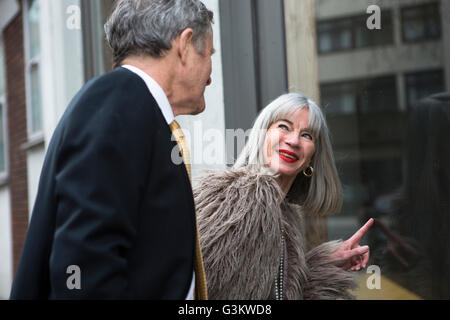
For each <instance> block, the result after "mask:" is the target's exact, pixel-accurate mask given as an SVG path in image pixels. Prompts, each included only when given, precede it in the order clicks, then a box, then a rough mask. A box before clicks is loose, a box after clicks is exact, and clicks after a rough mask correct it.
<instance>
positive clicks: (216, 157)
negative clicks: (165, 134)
mask: <svg viewBox="0 0 450 320" xmlns="http://www.w3.org/2000/svg"><path fill="white" fill-rule="evenodd" d="M203 3H204V4H205V5H206V7H207V8H208V9H210V10H212V11H213V12H214V22H215V23H214V25H213V31H214V48H215V49H216V53H215V54H214V55H213V58H212V68H213V71H212V75H211V78H212V84H211V86H209V87H207V88H206V91H205V99H206V110H205V111H204V112H203V113H202V114H200V115H197V116H195V117H194V116H180V117H177V121H179V123H180V125H181V127H182V128H183V131H184V132H185V134H186V136H187V137H188V140H191V161H192V176H193V177H195V176H199V175H201V173H202V171H203V170H204V169H221V168H224V167H225V159H226V155H225V136H224V133H225V105H224V93H223V72H222V54H221V52H222V48H221V40H220V20H219V18H220V17H219V0H203ZM189 137H190V139H189ZM214 151H217V153H216V154H215V153H214Z"/></svg>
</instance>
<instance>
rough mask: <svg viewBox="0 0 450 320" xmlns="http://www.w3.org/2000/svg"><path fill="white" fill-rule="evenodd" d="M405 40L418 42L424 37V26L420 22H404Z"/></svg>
mask: <svg viewBox="0 0 450 320" xmlns="http://www.w3.org/2000/svg"><path fill="white" fill-rule="evenodd" d="M403 35H404V38H405V40H419V39H423V38H424V37H425V25H424V23H423V21H421V20H412V21H405V22H404V23H403Z"/></svg>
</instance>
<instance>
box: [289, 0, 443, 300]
mask: <svg viewBox="0 0 450 320" xmlns="http://www.w3.org/2000/svg"><path fill="white" fill-rule="evenodd" d="M388 2H389V4H387V3H388ZM388 2H386V4H383V1H379V6H380V9H381V13H382V29H381V30H369V29H368V28H365V27H361V26H362V25H364V26H365V21H364V20H358V18H353V19H354V20H353V24H352V28H353V29H352V35H351V36H352V37H354V39H351V38H350V39H351V41H352V47H351V48H349V49H348V50H346V51H341V52H339V53H338V54H337V53H336V54H334V53H330V54H327V55H326V56H322V55H318V69H319V72H318V79H319V88H320V102H321V104H322V107H323V110H324V112H325V113H326V119H327V122H328V126H329V129H330V132H331V136H332V144H333V151H334V155H335V158H336V166H337V169H338V172H339V177H340V179H341V182H342V184H343V191H344V199H343V206H342V209H341V210H340V212H338V214H336V215H331V216H329V217H328V219H327V221H328V224H327V227H328V240H336V239H347V238H348V237H349V236H351V235H352V234H354V232H355V231H356V230H358V229H359V228H360V227H361V226H362V225H363V224H364V223H365V222H366V221H367V220H368V219H369V218H375V219H376V223H375V224H374V225H373V226H372V228H371V229H370V230H369V231H368V233H367V234H366V236H365V237H364V238H363V241H362V244H368V245H369V246H370V252H371V253H370V255H371V258H370V260H369V263H368V266H370V265H376V266H379V267H380V270H381V278H382V279H389V281H390V282H391V283H392V287H391V288H388V287H387V286H386V287H384V286H383V285H382V286H381V289H380V290H370V288H368V286H367V285H366V283H367V282H366V281H365V280H366V279H367V277H368V276H367V273H366V271H367V270H364V271H361V272H360V275H361V279H362V280H361V282H359V284H360V288H359V290H358V291H357V292H356V296H357V298H359V299H419V298H422V299H450V273H449V272H448V271H447V270H450V218H448V217H450V206H449V201H448V200H447V199H448V197H449V196H448V195H449V194H450V171H449V169H448V165H447V163H450V148H449V143H448V141H447V140H448V137H450V105H449V102H450V100H449V97H448V95H447V96H445V95H443V94H441V95H436V93H438V92H450V83H446V81H445V79H446V78H445V71H444V70H445V69H446V63H447V62H446V58H447V57H450V51H449V48H450V43H447V42H448V41H450V39H449V38H448V37H447V38H446V37H443V36H442V34H443V30H444V27H446V26H447V24H448V21H441V20H442V18H440V17H441V16H442V17H443V16H444V14H443V12H441V11H440V10H441V7H445V6H441V5H439V4H441V3H442V1H436V2H435V3H438V5H435V4H433V5H431V6H430V5H426V6H424V5H421V6H414V7H413V8H407V9H405V7H407V6H409V4H408V3H407V2H409V3H412V2H414V1H388ZM423 2H424V1H422V3H423ZM386 10H387V11H388V12H389V11H391V14H387V13H386ZM315 12H316V15H317V17H320V21H321V23H325V22H328V21H336V19H337V18H339V19H341V20H343V18H342V17H345V16H348V17H355V16H356V17H357V16H358V15H359V17H360V18H361V17H362V16H363V15H364V10H363V9H361V11H360V13H357V12H359V11H358V9H356V8H355V7H354V5H352V3H351V2H345V3H344V2H340V4H339V8H337V7H336V1H335V0H321V1H316V2H315ZM397 12H398V13H400V14H393V13H397ZM441 29H442V31H441ZM447 29H448V28H447ZM346 30H347V29H346V28H338V27H337V26H335V27H334V28H333V29H332V32H334V36H333V38H332V39H333V41H335V42H337V43H340V42H341V41H342V39H341V34H343V33H344V32H345V31H346ZM445 30H446V29H445ZM329 32H330V33H331V31H329ZM395 34H401V35H402V39H405V40H407V41H408V40H411V43H408V45H401V44H399V45H398V46H397V45H395V46H394V45H392V46H390V47H389V50H380V49H381V48H375V47H372V46H378V45H386V44H393V43H394V41H393V38H394V37H393V35H395ZM428 39H432V40H433V41H429V42H428V43H427V44H426V50H425V48H424V46H423V44H422V43H420V42H417V43H416V42H415V41H418V40H420V41H421V40H428ZM288 45H289V44H288ZM361 47H364V50H358V48H361ZM441 55H442V57H445V58H443V59H438V57H441ZM399 57H401V58H400V59H401V61H400V60H399ZM427 66H428V67H427ZM428 68H433V69H428ZM305 76H306V77H308V75H305ZM331 81H332V82H333V84H332V85H330V84H329V83H330V82H331ZM431 95H434V97H435V98H434V103H428V101H430V100H421V99H423V98H425V97H430V96H431ZM419 100H421V102H420V103H418V102H419ZM411 106H414V107H411ZM436 238H439V240H437V241H433V240H432V239H436ZM369 275H370V274H369Z"/></svg>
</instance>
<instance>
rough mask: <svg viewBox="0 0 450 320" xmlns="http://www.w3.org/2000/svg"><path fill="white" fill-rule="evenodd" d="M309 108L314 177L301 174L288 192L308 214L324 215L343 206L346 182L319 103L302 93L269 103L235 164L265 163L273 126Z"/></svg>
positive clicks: (243, 165)
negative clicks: (266, 148)
mask: <svg viewBox="0 0 450 320" xmlns="http://www.w3.org/2000/svg"><path fill="white" fill-rule="evenodd" d="M303 108H308V109H309V125H308V127H309V128H310V129H311V130H312V134H313V135H314V137H315V140H316V142H315V152H314V156H313V158H312V160H311V166H312V167H313V168H314V175H313V177H312V178H306V177H305V176H304V175H303V173H300V174H298V175H297V178H296V179H295V181H294V184H293V185H292V187H291V190H290V191H289V192H288V194H287V198H288V199H289V201H290V202H292V203H296V204H299V205H301V206H302V207H303V210H304V211H305V212H307V213H308V214H311V215H314V216H324V215H327V214H329V213H335V212H338V211H339V210H340V209H341V206H342V197H343V195H342V186H341V182H340V180H339V176H338V173H337V170H336V165H335V160H334V155H333V149H332V146H331V141H330V137H329V131H328V126H327V123H326V121H325V117H324V115H323V113H322V110H321V109H320V108H319V107H318V106H317V104H316V103H315V102H314V101H312V100H310V99H308V98H307V97H306V96H304V95H303V94H300V93H289V94H284V95H282V96H280V97H278V98H277V99H275V100H274V101H273V102H271V103H270V104H269V105H268V106H266V107H265V108H264V109H263V110H262V111H261V113H260V114H259V116H258V117H257V118H256V120H255V123H254V125H253V128H252V131H251V133H250V136H249V138H248V142H247V144H246V145H245V147H244V149H243V150H242V152H241V154H240V155H239V157H238V159H237V160H236V163H235V164H234V168H240V167H250V168H253V169H257V170H258V169H261V168H263V167H264V166H265V160H264V152H263V149H264V142H265V139H266V133H267V130H268V129H269V127H270V126H271V125H272V124H273V123H275V122H277V121H278V120H280V119H289V118H290V117H291V116H292V114H293V113H294V112H296V111H298V110H300V109H303Z"/></svg>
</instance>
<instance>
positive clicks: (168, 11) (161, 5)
mask: <svg viewBox="0 0 450 320" xmlns="http://www.w3.org/2000/svg"><path fill="white" fill-rule="evenodd" d="M213 18H214V14H213V12H212V11H210V10H208V9H207V8H206V6H205V5H204V4H203V3H202V2H201V1H199V0H118V1H117V4H116V6H115V9H114V10H113V12H112V14H111V16H110V18H109V19H108V22H107V23H106V24H105V32H106V40H107V41H108V43H109V45H110V47H111V49H112V51H113V62H114V66H115V67H117V66H119V65H120V63H121V62H122V61H123V60H124V59H125V58H126V57H128V56H130V55H149V56H151V57H155V58H159V57H163V56H164V54H165V53H166V52H167V51H169V50H170V49H171V48H172V41H173V40H174V39H175V38H176V37H177V36H179V35H180V34H181V33H182V32H183V31H184V30H186V29H187V28H191V29H192V30H193V31H194V38H193V41H194V45H195V48H196V50H197V51H198V52H199V53H200V52H203V50H204V47H205V40H206V37H207V35H210V34H211V32H212V29H211V24H212V23H213Z"/></svg>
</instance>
